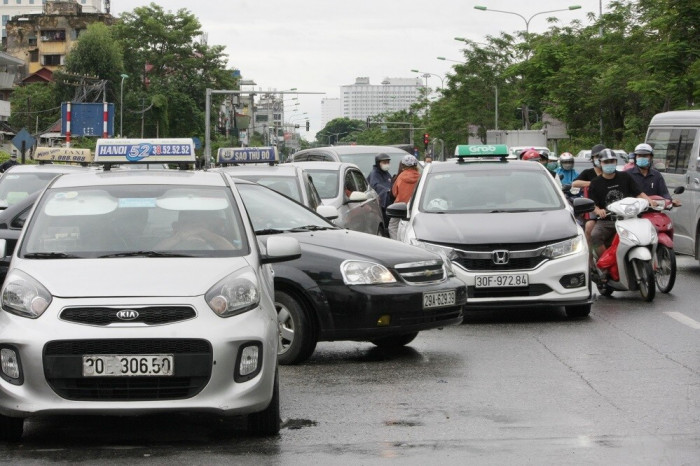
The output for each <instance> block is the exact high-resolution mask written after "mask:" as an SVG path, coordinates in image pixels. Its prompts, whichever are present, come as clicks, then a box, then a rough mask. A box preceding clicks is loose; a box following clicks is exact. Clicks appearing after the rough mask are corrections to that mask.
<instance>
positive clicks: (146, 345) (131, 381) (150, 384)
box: [43, 339, 213, 401]
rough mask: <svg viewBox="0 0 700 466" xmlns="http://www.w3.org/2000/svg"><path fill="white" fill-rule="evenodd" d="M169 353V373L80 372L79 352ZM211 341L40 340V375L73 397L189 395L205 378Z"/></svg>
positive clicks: (114, 398) (145, 398) (167, 397)
mask: <svg viewBox="0 0 700 466" xmlns="http://www.w3.org/2000/svg"><path fill="white" fill-rule="evenodd" d="M88 354H172V355H173V357H174V371H173V376H166V377H151V376H149V377H138V376H133V377H83V375H82V364H83V358H82V357H83V355H88ZM212 359H213V355H212V348H211V344H210V343H209V342H207V341H205V340H194V339H153V340H145V339H133V340H109V339H106V340H64V341H52V342H49V343H47V344H46V345H45V346H44V356H43V363H44V375H45V376H46V381H47V382H48V383H49V385H50V386H51V388H52V389H53V390H54V391H55V392H56V393H57V394H58V395H59V396H61V397H62V398H65V399H67V400H76V401H148V400H176V399H185V398H191V397H193V396H195V395H196V394H197V393H199V392H200V391H201V390H202V389H203V388H204V387H205V386H206V384H207V383H208V382H209V378H210V377H211V368H212Z"/></svg>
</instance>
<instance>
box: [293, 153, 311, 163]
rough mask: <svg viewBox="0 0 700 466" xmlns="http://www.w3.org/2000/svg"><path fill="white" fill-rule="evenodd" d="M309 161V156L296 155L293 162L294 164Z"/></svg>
mask: <svg viewBox="0 0 700 466" xmlns="http://www.w3.org/2000/svg"><path fill="white" fill-rule="evenodd" d="M307 160H309V154H294V156H293V157H292V161H294V162H306V161H307Z"/></svg>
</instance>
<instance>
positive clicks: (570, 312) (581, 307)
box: [564, 304, 591, 319]
mask: <svg viewBox="0 0 700 466" xmlns="http://www.w3.org/2000/svg"><path fill="white" fill-rule="evenodd" d="M564 310H565V311H566V317H568V318H570V319H573V318H576V317H587V316H588V314H590V313H591V305H590V304H577V305H575V306H565V307H564Z"/></svg>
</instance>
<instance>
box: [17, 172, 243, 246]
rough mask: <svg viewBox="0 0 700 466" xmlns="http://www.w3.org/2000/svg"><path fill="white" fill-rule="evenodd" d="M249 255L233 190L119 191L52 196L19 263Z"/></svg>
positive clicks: (55, 192)
mask: <svg viewBox="0 0 700 466" xmlns="http://www.w3.org/2000/svg"><path fill="white" fill-rule="evenodd" d="M248 251H249V245H248V242H247V240H246V235H245V230H244V228H243V223H242V221H241V216H240V213H239V212H238V210H237V208H236V204H235V203H234V201H233V197H232V194H231V192H230V190H229V189H227V188H224V187H209V186H204V187H203V186H174V185H154V186H151V185H129V186H122V185H115V186H88V187H79V188H62V189H50V190H48V191H47V192H46V193H45V194H44V195H43V196H42V199H41V201H40V204H39V205H38V206H37V208H36V211H35V214H34V216H33V217H32V219H31V221H30V224H29V225H28V230H27V233H26V238H25V240H24V241H23V244H22V249H21V252H20V256H21V257H24V258H27V259H31V258H34V259H50V258H96V257H138V256H142V257H168V256H170V257H233V256H241V255H245V254H247V253H248Z"/></svg>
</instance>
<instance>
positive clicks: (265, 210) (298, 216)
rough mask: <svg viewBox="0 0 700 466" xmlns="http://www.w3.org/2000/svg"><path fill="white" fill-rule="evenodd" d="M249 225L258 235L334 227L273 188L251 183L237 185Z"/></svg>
mask: <svg viewBox="0 0 700 466" xmlns="http://www.w3.org/2000/svg"><path fill="white" fill-rule="evenodd" d="M237 188H238V191H239V192H240V193H241V197H242V198H243V203H244V204H245V207H246V210H247V211H248V215H249V216H250V220H251V222H253V228H254V229H255V231H256V232H257V233H259V234H261V233H262V232H263V231H266V232H269V233H272V231H270V230H275V231H286V230H291V229H295V228H302V227H305V228H309V229H314V228H333V229H334V228H336V227H335V226H334V225H333V224H332V223H330V222H329V221H327V220H326V219H324V218H323V217H321V216H320V215H317V214H316V213H315V212H313V211H312V210H309V209H308V208H306V207H304V206H302V205H301V204H297V203H295V202H293V201H291V200H289V199H287V198H285V197H283V196H280V195H279V194H278V193H276V192H275V191H272V190H270V189H267V188H265V187H263V186H260V185H255V184H239V185H237Z"/></svg>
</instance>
